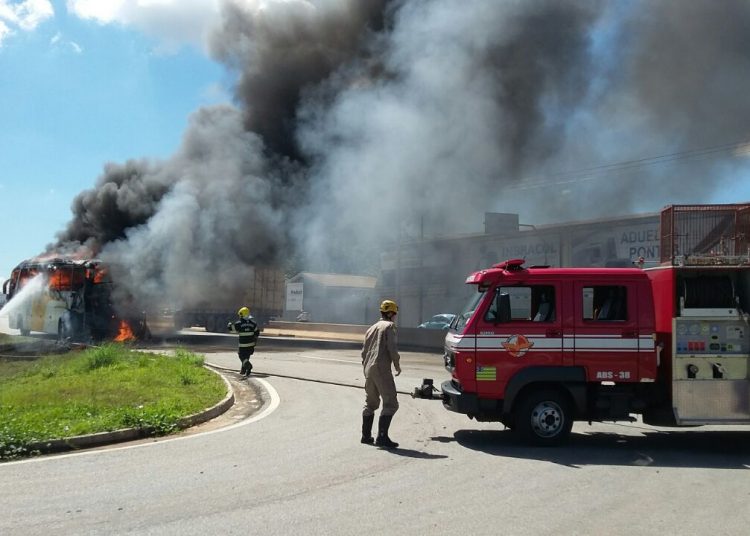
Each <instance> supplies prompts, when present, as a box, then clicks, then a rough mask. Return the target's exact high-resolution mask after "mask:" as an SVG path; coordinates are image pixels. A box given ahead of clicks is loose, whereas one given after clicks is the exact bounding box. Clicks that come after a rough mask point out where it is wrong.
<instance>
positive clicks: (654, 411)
mask: <svg viewBox="0 0 750 536" xmlns="http://www.w3.org/2000/svg"><path fill="white" fill-rule="evenodd" d="M660 233H661V252H662V258H661V263H660V264H659V265H658V266H652V267H645V266H643V263H642V262H641V263H637V262H636V264H638V266H634V267H632V268H551V267H546V266H528V267H527V266H525V263H524V261H523V260H522V259H513V260H507V261H505V262H501V263H500V264H496V265H494V266H492V267H491V268H488V269H486V270H481V271H478V272H475V273H472V274H471V275H469V276H468V278H467V279H466V283H467V284H469V285H472V286H473V287H475V288H476V292H474V293H473V296H472V297H471V299H470V301H469V303H468V304H467V305H466V307H465V308H464V310H463V311H462V312H461V313H460V314H459V315H458V316H457V317H456V319H455V320H454V321H453V324H452V325H451V328H450V330H449V331H448V333H447V335H446V338H445V356H444V359H445V366H446V369H447V370H448V371H449V372H450V374H451V379H450V380H448V381H445V382H443V383H442V385H441V390H437V389H435V388H434V387H433V386H432V380H429V379H425V380H424V383H423V385H422V386H421V387H418V388H416V389H415V390H414V396H415V397H417V398H439V399H441V400H442V402H443V405H444V406H445V407H446V408H447V409H448V410H450V411H454V412H458V413H463V414H466V415H467V416H468V417H470V418H472V419H476V420H477V421H482V422H501V423H503V424H505V425H506V426H507V427H509V428H511V429H513V430H514V431H515V432H517V434H518V435H519V436H520V438H521V439H523V440H525V441H526V442H529V443H532V444H537V445H556V444H559V443H561V442H563V441H564V440H565V439H566V438H567V437H568V436H569V434H570V432H571V428H572V425H573V422H574V421H589V422H592V421H623V420H624V421H634V420H636V417H635V415H640V416H641V418H642V420H643V422H644V423H646V424H651V425H659V426H695V425H706V424H750V376H749V365H750V317H749V315H748V313H747V311H750V204H748V205H698V206H687V205H672V206H668V207H666V208H665V209H664V210H663V211H662V213H661V230H660ZM435 393H437V394H435Z"/></svg>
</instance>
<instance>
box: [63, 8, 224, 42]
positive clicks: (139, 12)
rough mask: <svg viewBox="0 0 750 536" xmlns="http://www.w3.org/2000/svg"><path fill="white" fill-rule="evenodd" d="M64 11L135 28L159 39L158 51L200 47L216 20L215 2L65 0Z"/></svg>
mask: <svg viewBox="0 0 750 536" xmlns="http://www.w3.org/2000/svg"><path fill="white" fill-rule="evenodd" d="M67 8H68V11H70V12H71V13H73V14H75V15H76V16H78V17H80V18H82V19H87V20H94V21H96V22H98V23H100V24H115V23H116V24H123V25H125V26H131V27H133V28H136V29H138V30H139V31H142V32H144V33H146V34H148V35H151V36H153V37H155V38H157V39H159V40H160V41H161V46H160V48H161V49H162V50H173V49H175V48H177V47H179V46H180V45H183V44H194V45H198V46H199V47H204V45H205V40H206V37H207V35H208V32H209V30H210V29H211V27H212V26H213V25H214V24H216V23H217V22H218V18H219V0H67Z"/></svg>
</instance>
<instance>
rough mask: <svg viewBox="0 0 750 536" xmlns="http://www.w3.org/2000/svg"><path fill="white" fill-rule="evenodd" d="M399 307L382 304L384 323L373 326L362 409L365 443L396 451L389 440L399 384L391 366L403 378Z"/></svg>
mask: <svg viewBox="0 0 750 536" xmlns="http://www.w3.org/2000/svg"><path fill="white" fill-rule="evenodd" d="M397 313H398V305H396V302H394V301H391V300H385V301H384V302H383V303H381V304H380V316H381V319H380V320H379V321H378V322H376V323H375V324H373V325H372V326H370V328H369V329H368V330H367V333H366V334H365V343H364V346H363V347H362V366H363V367H364V371H365V407H364V408H363V409H362V440H361V442H362V443H366V444H372V443H373V442H374V443H375V444H376V445H378V446H379V447H386V448H396V447H398V443H395V442H393V441H391V439H390V438H389V437H388V428H389V427H390V426H391V419H393V414H394V413H396V411H397V410H398V400H396V383H395V382H394V381H393V374H392V373H391V365H393V368H394V369H396V376H398V375H399V374H401V363H400V360H401V357H400V356H399V355H398V350H397V348H396V325H395V324H394V322H393V319H394V317H395V316H396V314H397ZM381 398H382V399H383V409H382V410H381V412H380V418H379V419H378V437H377V439H374V440H373V437H372V423H373V421H374V420H375V410H377V409H378V406H380V399H381Z"/></svg>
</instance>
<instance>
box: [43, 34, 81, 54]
mask: <svg viewBox="0 0 750 536" xmlns="http://www.w3.org/2000/svg"><path fill="white" fill-rule="evenodd" d="M49 44H50V46H52V47H53V48H57V49H68V50H72V51H73V52H75V53H76V54H80V53H82V52H83V48H82V47H81V45H79V44H78V43H76V42H75V41H68V40H65V39H63V35H62V34H61V33H60V32H57V33H56V34H55V35H53V36H52V39H50V40H49Z"/></svg>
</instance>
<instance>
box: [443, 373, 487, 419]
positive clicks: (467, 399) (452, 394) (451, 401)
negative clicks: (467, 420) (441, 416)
mask: <svg viewBox="0 0 750 536" xmlns="http://www.w3.org/2000/svg"><path fill="white" fill-rule="evenodd" d="M440 388H441V390H442V391H443V406H445V409H447V410H450V411H455V412H456V413H464V414H467V415H474V414H476V413H478V411H479V399H478V398H477V395H476V394H475V393H464V392H463V391H462V390H461V387H459V386H458V385H456V384H455V383H453V380H448V381H444V382H443V383H442V384H441V385H440Z"/></svg>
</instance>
